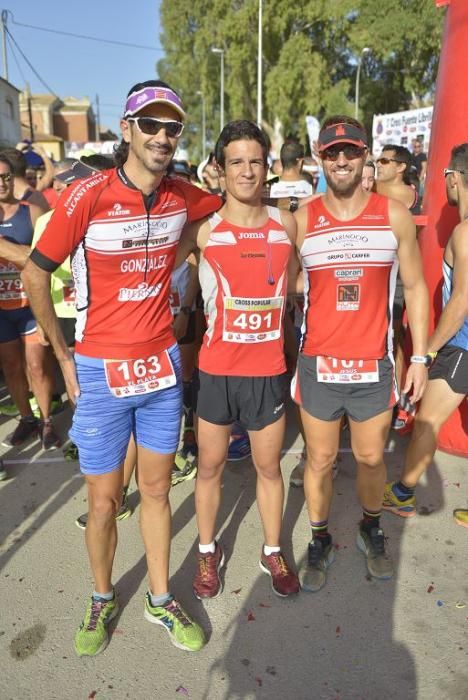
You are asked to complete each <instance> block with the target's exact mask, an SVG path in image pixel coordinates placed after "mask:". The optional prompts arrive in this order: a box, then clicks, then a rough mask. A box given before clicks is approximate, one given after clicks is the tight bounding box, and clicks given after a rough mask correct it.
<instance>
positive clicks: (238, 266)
mask: <svg viewBox="0 0 468 700" xmlns="http://www.w3.org/2000/svg"><path fill="white" fill-rule="evenodd" d="M185 120H186V114H185V111H184V107H183V104H182V101H181V99H180V97H179V96H178V95H177V93H176V92H175V91H174V90H173V89H171V87H170V86H168V85H167V84H165V83H163V82H161V81H154V80H152V81H146V82H143V83H138V84H136V85H134V86H133V87H132V88H131V90H130V91H129V93H128V95H127V98H126V102H125V107H124V111H123V117H122V120H121V130H122V141H121V143H120V144H119V146H118V148H117V149H116V151H115V153H114V157H113V159H109V158H106V157H103V156H99V155H84V156H82V157H81V158H80V159H79V160H65V161H63V162H60V163H56V164H55V165H54V166H53V171H52V172H51V173H49V174H50V178H51V180H52V181H53V184H52V188H50V190H48V189H44V188H39V187H37V189H35V188H34V187H32V186H31V185H30V184H28V182H27V180H26V172H25V163H24V155H23V154H22V153H21V152H20V150H18V149H16V150H15V149H7V150H5V151H3V152H1V153H0V212H1V213H2V218H1V221H0V362H1V367H2V371H3V375H4V378H5V381H6V384H7V387H8V390H9V394H10V397H11V402H10V404H8V407H6V406H5V405H3V406H2V410H4V411H9V412H10V413H14V412H17V413H18V414H19V421H18V424H17V427H16V429H15V430H14V432H13V433H12V435H10V436H9V437H8V438H7V441H6V443H5V444H7V446H10V447H11V446H13V447H15V446H18V445H21V444H22V443H24V442H25V441H26V440H28V439H30V438H31V437H35V436H37V435H39V437H40V439H41V441H42V447H43V449H45V450H48V449H54V448H55V449H56V448H58V447H60V446H61V440H60V438H59V436H58V435H57V433H56V431H55V429H54V426H53V423H52V419H51V414H52V413H53V411H54V410H57V408H58V407H60V403H61V397H60V393H61V392H60V386H57V385H56V382H57V376H56V375H57V372H56V369H57V365H58V366H59V367H60V370H61V375H62V377H63V381H64V384H65V387H66V390H67V393H68V397H69V399H70V402H71V404H72V405H73V421H72V427H71V430H70V439H71V441H72V442H71V443H68V445H67V446H66V448H65V456H66V458H68V459H78V460H79V464H80V469H81V471H82V473H83V474H84V477H85V480H86V484H87V490H88V512H87V513H84V514H82V515H79V516H78V518H77V524H78V525H79V526H80V527H82V528H83V529H84V530H85V538H86V546H87V550H88V555H89V561H90V566H91V570H92V574H93V579H94V591H93V593H92V595H91V597H90V598H89V601H88V604H87V607H86V612H85V615H84V618H83V621H82V623H81V625H80V626H79V628H78V630H77V631H76V634H75V649H76V653H77V654H78V655H80V656H84V655H89V656H94V655H96V654H98V653H99V652H101V651H102V650H103V649H104V648H105V647H106V645H107V643H108V629H107V628H108V624H109V622H110V621H111V620H112V618H113V617H115V615H116V614H117V612H118V598H117V595H116V592H115V591H114V587H113V583H112V567H113V560H114V555H115V549H116V543H117V531H116V520H119V519H123V518H126V517H128V516H129V515H130V514H131V509H130V506H129V504H128V502H127V498H126V495H127V490H128V487H129V483H130V480H131V478H132V474H133V472H134V470H135V473H136V480H137V485H138V489H139V492H140V525H141V533H142V538H143V543H144V547H145V551H146V559H147V566H148V579H149V582H148V583H149V585H148V591H147V594H146V597H145V613H144V614H145V617H146V619H147V620H148V621H149V622H152V623H155V624H158V625H162V626H163V627H164V629H165V630H166V631H167V633H168V634H169V636H170V638H171V641H172V643H173V644H175V645H176V646H178V647H180V648H182V649H185V650H189V651H197V650H199V649H201V648H202V647H203V646H204V644H205V635H204V632H203V629H202V627H201V626H200V625H199V624H198V623H197V622H196V621H195V620H194V619H192V618H191V617H190V616H189V615H188V614H187V613H186V612H185V610H184V608H183V607H182V605H181V604H180V602H179V600H178V599H177V598H176V597H175V596H174V595H173V593H172V592H171V591H170V589H169V554H170V546H171V511H170V504H169V491H170V488H171V484H172V485H174V484H177V483H179V482H180V481H183V480H186V479H192V478H194V477H195V475H196V477H197V478H196V481H195V507H196V521H197V527H198V535H199V544H198V552H197V557H196V562H194V578H193V592H194V594H195V596H197V598H199V599H201V600H204V599H209V598H214V597H216V596H218V595H219V594H220V593H221V592H222V579H221V577H220V570H221V568H222V566H223V564H224V554H223V544H222V542H221V541H218V540H217V539H216V536H217V531H216V522H217V514H218V510H219V507H220V502H221V496H222V488H221V487H222V476H223V469H224V466H225V463H226V460H227V459H229V458H231V459H240V458H243V457H244V456H247V455H250V454H251V456H252V462H253V464H254V467H255V470H256V475H257V485H256V495H257V503H258V509H259V513H260V519H261V524H262V529H263V534H262V535H260V534H259V537H258V547H259V565H260V568H261V569H262V571H264V572H265V573H266V574H267V575H268V576H269V577H270V580H271V586H272V588H273V591H274V592H275V593H276V594H277V595H278V596H282V597H286V596H291V595H296V594H298V593H299V591H300V590H301V589H302V590H303V591H311V592H317V591H319V590H320V589H321V588H322V587H323V586H324V585H325V583H326V579H327V570H328V567H329V566H330V565H331V563H332V562H333V558H334V552H335V549H334V547H333V543H332V534H331V533H330V531H329V512H330V506H331V501H332V495H333V478H334V476H336V471H337V466H336V457H337V453H338V449H339V444H340V436H341V432H342V430H343V429H344V428H347V429H349V432H350V439H351V447H352V452H353V455H354V458H355V460H356V463H357V493H358V498H359V501H360V504H361V507H362V519H361V521H360V524H359V527H358V531H357V546H358V548H359V550H360V551H361V552H362V553H363V555H364V557H365V561H366V565H367V569H368V573H369V574H370V575H371V576H372V577H375V578H378V579H389V578H391V577H392V575H393V564H392V560H391V556H390V553H389V552H388V551H387V546H386V541H385V537H384V532H383V530H382V527H381V523H380V518H381V513H382V509H383V508H384V509H386V510H388V511H390V512H393V513H395V514H397V515H400V516H403V517H409V516H412V515H415V514H416V500H415V495H414V494H415V489H416V486H417V483H418V481H419V479H420V478H421V476H422V474H423V473H424V472H425V470H426V469H427V468H428V466H429V464H430V463H431V460H432V458H433V455H434V452H435V449H436V442H437V434H438V431H439V430H440V428H441V426H442V424H443V423H444V422H445V420H446V419H447V418H448V417H449V416H450V415H451V413H452V412H453V411H454V410H455V409H456V408H457V406H459V405H460V404H461V402H462V401H464V400H465V399H466V395H467V394H468V222H467V219H468V144H461V145H455V144H454V148H453V151H452V154H451V157H450V162H449V163H447V166H448V167H447V169H446V170H445V171H444V173H441V174H440V177H445V181H446V188H447V199H448V203H449V204H450V205H454V206H457V207H458V210H459V214H460V224H459V225H458V226H457V227H456V228H455V230H454V231H453V234H452V236H451V237H450V240H449V242H448V244H447V247H446V250H445V254H444V261H443V280H444V285H443V304H444V309H443V312H442V315H441V318H440V320H439V323H438V325H437V327H436V329H435V330H434V332H433V333H432V334H431V335H430V337H429V338H428V325H429V295H428V290H427V287H426V284H425V281H424V274H423V267H422V262H421V257H420V253H419V247H418V243H417V235H416V226H415V224H414V220H413V217H412V213H416V212H419V211H420V194H421V192H422V188H421V187H420V183H419V182H418V181H414V172H412V171H414V170H416V171H417V165H418V163H419V165H420V171H419V174H420V175H421V176H422V177H421V180H423V179H424V174H425V159H424V158H419V159H418V158H416V159H413V158H412V157H411V154H410V153H409V151H408V150H407V149H405V148H403V147H400V146H396V145H388V146H386V147H385V148H384V150H383V152H382V153H381V154H380V156H379V157H378V158H377V160H376V161H375V162H374V161H373V160H372V159H370V155H369V146H368V140H367V135H366V132H365V129H364V128H363V126H362V124H361V123H360V122H359V121H357V120H355V119H352V118H350V117H347V116H344V115H334V116H330V117H328V118H327V119H325V121H324V122H323V123H322V126H321V129H320V132H319V136H318V141H317V143H316V144H315V150H316V152H315V157H316V159H317V161H318V162H320V164H321V169H322V174H321V178H322V180H323V182H322V186H321V185H320V178H317V173H316V172H315V170H314V168H313V167H309V172H307V169H306V170H304V149H303V148H302V146H301V145H300V144H298V143H296V142H294V141H288V142H286V143H285V145H284V146H283V148H282V151H281V155H280V161H281V175H280V176H279V177H276V178H275V179H274V181H271V179H269V174H270V173H269V168H270V166H271V162H270V161H269V145H268V143H267V139H266V137H265V135H264V133H263V132H262V131H261V130H260V129H259V128H258V127H257V125H256V124H254V123H253V122H250V121H247V120H238V121H234V122H230V123H229V124H227V125H226V126H225V127H224V129H223V131H222V132H221V134H220V136H219V138H218V140H217V143H216V146H215V149H214V153H213V156H212V157H211V158H210V159H209V160H208V161H207V162H206V163H204V164H202V166H201V167H200V168H199V169H198V174H199V179H200V180H201V181H202V182H203V186H202V187H200V186H197V185H195V184H193V180H194V172H193V170H192V169H191V168H190V166H189V165H188V164H187V163H185V162H177V161H174V154H175V152H176V148H177V144H178V140H179V138H180V136H181V134H182V132H183V129H184V124H185ZM418 143H419V142H418ZM419 147H420V144H419V146H418V147H417V148H416V147H415V149H414V150H415V156H417V155H418V153H417V151H418V150H419ZM415 163H416V165H415ZM376 175H377V177H376ZM317 180H318V182H317ZM40 189H42V191H39V190H40ZM50 207H52V210H50ZM31 248H32V252H31ZM441 274H442V271H441ZM397 290H400V293H399V294H398V293H397V294H396V291H397ZM404 307H405V311H404ZM406 328H408V329H409V331H410V332H411V339H412V355H411V356H410V357H409V358H408V359H407V360H405V355H404V353H403V351H402V345H403V343H402V339H403V332H404V331H405V330H406ZM394 351H395V354H396V358H397V361H396V362H395V360H394ZM399 387H400V389H399ZM289 393H290V394H291V396H292V398H293V400H294V402H295V403H296V404H297V407H298V408H297V423H298V428H299V430H300V431H301V434H302V436H303V438H304V452H303V455H302V459H301V462H300V463H299V464H298V466H297V467H296V469H295V470H294V471H293V473H292V474H291V476H290V483H291V485H296V486H303V487H304V493H305V498H306V505H307V511H308V516H309V521H310V539H309V542H308V545H307V547H306V551H305V553H304V556H303V557H302V559H301V561H300V563H299V567H298V571H297V573H296V569H295V567H294V566H293V563H292V562H288V561H287V560H286V558H285V556H284V555H283V553H282V551H281V546H280V541H281V539H282V538H281V529H282V517H283V504H284V484H283V478H282V474H281V466H280V458H281V449H282V447H283V441H284V435H285V423H286V414H285V410H286V402H287V397H288V394H289ZM418 404H419V407H418V410H417V412H416V415H415V418H414V422H413V424H412V428H413V431H412V438H411V442H410V445H409V449H408V452H407V458H406V463H405V465H404V468H403V470H402V474H401V477H400V480H399V481H397V482H394V483H390V484H386V467H385V463H384V459H383V455H384V447H385V444H386V440H387V437H388V432H389V429H390V427H391V424H392V421H393V423H394V427H396V428H398V427H400V426H399V423H398V421H400V422H402V424H403V425H406V424H407V416H408V414H413V413H414V409H415V407H416V405H418ZM399 407H400V408H403V409H405V410H406V417H403V418H402V417H401V413H399V412H398V409H399ZM36 414H37V415H36ZM181 422H183V427H182V430H181ZM181 436H182V437H181ZM179 445H180V447H179ZM1 475H2V477H3V478H5V477H6V476H7V474H6V472H5V471H2V472H1ZM454 516H455V519H456V520H457V522H458V523H459V524H461V525H464V526H468V511H467V510H466V509H462V508H461V509H459V510H457V511H455V513H454Z"/></svg>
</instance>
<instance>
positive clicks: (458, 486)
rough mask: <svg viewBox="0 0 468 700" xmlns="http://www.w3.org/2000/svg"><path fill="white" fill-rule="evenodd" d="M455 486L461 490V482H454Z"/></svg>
mask: <svg viewBox="0 0 468 700" xmlns="http://www.w3.org/2000/svg"><path fill="white" fill-rule="evenodd" d="M453 485H454V486H456V487H457V489H459V488H460V482H459V481H454V482H453Z"/></svg>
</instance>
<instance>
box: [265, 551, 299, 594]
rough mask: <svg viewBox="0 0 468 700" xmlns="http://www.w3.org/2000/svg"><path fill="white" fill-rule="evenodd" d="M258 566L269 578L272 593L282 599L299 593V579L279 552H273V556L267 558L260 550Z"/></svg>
mask: <svg viewBox="0 0 468 700" xmlns="http://www.w3.org/2000/svg"><path fill="white" fill-rule="evenodd" d="M259 564H260V568H261V570H262V571H264V572H265V573H266V574H268V576H271V587H272V589H273V593H276V595H279V596H281V597H282V598H286V597H287V596H288V595H294V594H295V593H299V590H300V586H299V579H298V578H297V575H296V574H295V573H294V571H292V570H291V569H290V568H289V566H288V563H287V561H286V559H285V558H284V556H283V554H282V553H281V552H273V554H269V555H268V556H267V555H266V554H265V552H264V550H263V548H262V555H261V557H260V561H259Z"/></svg>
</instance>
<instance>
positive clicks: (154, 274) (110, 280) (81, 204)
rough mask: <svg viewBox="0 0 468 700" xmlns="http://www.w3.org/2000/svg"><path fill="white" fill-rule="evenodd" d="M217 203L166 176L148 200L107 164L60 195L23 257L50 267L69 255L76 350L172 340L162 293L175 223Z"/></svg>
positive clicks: (148, 347)
mask: <svg viewBox="0 0 468 700" xmlns="http://www.w3.org/2000/svg"><path fill="white" fill-rule="evenodd" d="M220 205H221V200H220V199H219V197H217V196H215V195H210V194H207V193H206V192H203V190H200V189H199V188H197V187H194V186H193V185H190V184H189V183H187V182H185V181H184V180H181V179H179V178H166V177H165V178H163V180H162V181H161V184H160V186H159V188H158V189H157V191H156V193H155V197H154V199H153V201H151V198H145V197H144V196H143V194H142V193H141V192H140V190H138V189H136V188H135V187H134V186H133V185H132V184H131V183H130V182H129V181H128V180H127V178H126V176H125V173H124V172H123V171H122V170H115V169H112V170H105V171H102V172H99V173H96V174H95V175H92V176H91V177H89V178H86V179H85V180H80V181H79V182H78V183H77V184H76V185H75V186H74V187H71V188H70V190H69V191H68V192H67V194H66V195H63V196H62V197H61V198H60V200H59V202H58V205H57V207H56V209H55V211H54V213H53V215H52V218H51V220H50V222H49V224H48V225H47V228H46V230H45V232H44V234H43V235H42V237H41V239H40V240H39V242H38V244H37V247H36V248H35V249H34V251H33V252H32V254H31V258H32V259H33V260H34V262H35V263H36V264H37V265H39V266H40V267H42V268H43V269H45V270H49V271H53V270H54V269H55V268H56V267H57V266H58V265H59V264H60V263H62V262H63V261H64V260H65V259H66V257H67V256H68V255H70V254H71V255H72V257H71V261H72V272H73V278H74V282H75V294H76V307H77V324H76V351H77V352H78V353H81V354H83V355H88V356H91V357H99V358H103V359H108V358H109V359H112V358H115V359H119V358H126V359H127V358H128V359H132V358H135V359H137V358H140V357H144V356H147V355H148V354H150V353H157V352H160V351H161V350H164V349H166V348H168V347H169V346H170V345H171V344H172V343H173V342H175V340H174V335H173V332H172V315H171V312H170V307H169V291H170V281H171V273H172V269H173V267H174V261H175V254H176V248H177V244H178V241H179V238H180V235H181V232H182V228H183V226H184V224H185V223H186V222H190V221H195V220H197V219H201V218H203V217H205V216H207V215H208V214H211V213H212V212H213V211H216V209H218V208H219V207H220Z"/></svg>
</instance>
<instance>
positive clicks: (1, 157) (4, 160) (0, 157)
mask: <svg viewBox="0 0 468 700" xmlns="http://www.w3.org/2000/svg"><path fill="white" fill-rule="evenodd" d="M0 163H5V165H8V167H9V168H10V172H11V173H13V166H12V164H11V161H10V159H9V158H7V157H6V155H5V154H4V153H0ZM13 174H14V173H13Z"/></svg>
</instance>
